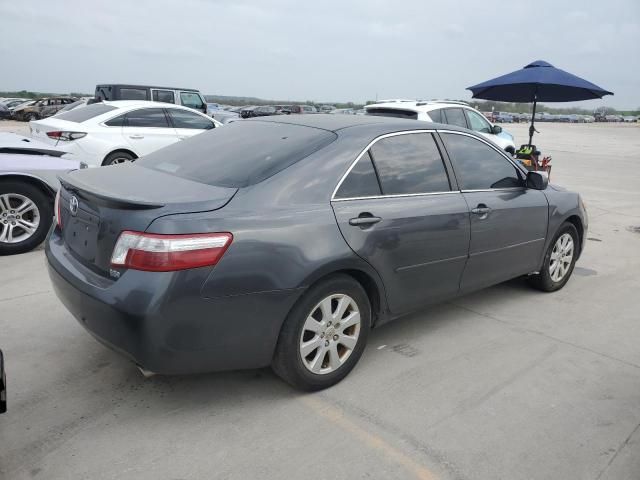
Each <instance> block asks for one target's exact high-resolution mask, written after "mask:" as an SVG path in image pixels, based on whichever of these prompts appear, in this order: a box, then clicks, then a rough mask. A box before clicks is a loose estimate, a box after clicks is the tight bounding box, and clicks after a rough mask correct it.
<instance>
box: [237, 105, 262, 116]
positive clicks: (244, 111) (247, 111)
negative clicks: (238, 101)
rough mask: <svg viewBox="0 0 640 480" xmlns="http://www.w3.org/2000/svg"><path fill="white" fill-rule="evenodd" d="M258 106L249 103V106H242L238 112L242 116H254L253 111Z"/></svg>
mask: <svg viewBox="0 0 640 480" xmlns="http://www.w3.org/2000/svg"><path fill="white" fill-rule="evenodd" d="M256 108H258V107H257V106H255V105H249V106H246V107H242V108H241V109H240V110H239V112H238V113H239V114H240V117H242V118H251V117H253V116H254V115H253V111H254V110H255V109H256Z"/></svg>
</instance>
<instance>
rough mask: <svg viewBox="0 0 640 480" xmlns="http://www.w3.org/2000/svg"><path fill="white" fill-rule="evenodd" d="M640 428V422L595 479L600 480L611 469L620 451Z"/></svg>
mask: <svg viewBox="0 0 640 480" xmlns="http://www.w3.org/2000/svg"><path fill="white" fill-rule="evenodd" d="M639 428H640V423H639V424H638V425H636V427H635V428H634V429H633V430H632V432H631V433H630V434H629V436H628V437H627V438H626V439H625V441H624V442H622V443H621V444H620V446H619V447H618V449H617V450H616V453H614V454H613V456H612V457H611V458H610V459H609V461H608V462H607V464H606V465H605V467H604V468H603V469H602V471H601V472H600V474H599V475H598V476H597V477H596V478H595V480H600V478H602V475H604V474H605V473H606V471H607V470H609V467H610V466H611V465H612V464H613V461H614V460H615V459H616V457H617V456H618V453H620V452H621V451H622V449H623V448H624V447H626V446H627V445H628V444H629V440H631V437H633V435H634V434H635V433H636V432H637V431H638V429H639Z"/></svg>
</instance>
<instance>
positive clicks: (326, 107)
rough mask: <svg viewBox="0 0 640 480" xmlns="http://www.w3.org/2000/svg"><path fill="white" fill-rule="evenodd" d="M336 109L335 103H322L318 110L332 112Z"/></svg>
mask: <svg viewBox="0 0 640 480" xmlns="http://www.w3.org/2000/svg"><path fill="white" fill-rule="evenodd" d="M335 109H336V107H334V106H333V105H320V108H319V109H318V111H319V112H320V113H331V112H333V111H334V110H335Z"/></svg>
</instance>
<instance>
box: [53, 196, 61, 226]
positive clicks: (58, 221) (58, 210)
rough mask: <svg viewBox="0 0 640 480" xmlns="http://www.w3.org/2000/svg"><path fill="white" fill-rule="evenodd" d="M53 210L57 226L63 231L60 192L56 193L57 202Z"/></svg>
mask: <svg viewBox="0 0 640 480" xmlns="http://www.w3.org/2000/svg"><path fill="white" fill-rule="evenodd" d="M53 209H54V211H55V216H56V225H57V226H58V228H59V229H60V230H62V210H61V208H60V190H58V193H56V201H55V202H54V203H53Z"/></svg>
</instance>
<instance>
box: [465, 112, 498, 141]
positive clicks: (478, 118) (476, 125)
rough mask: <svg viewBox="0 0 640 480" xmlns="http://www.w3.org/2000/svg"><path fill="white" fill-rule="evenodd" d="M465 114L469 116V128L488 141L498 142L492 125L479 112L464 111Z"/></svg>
mask: <svg viewBox="0 0 640 480" xmlns="http://www.w3.org/2000/svg"><path fill="white" fill-rule="evenodd" d="M464 114H465V115H466V116H467V122H468V123H469V128H470V129H471V130H473V131H474V132H477V133H479V134H480V135H482V136H483V137H485V138H486V139H488V140H491V141H492V142H494V141H495V140H496V135H495V134H494V133H492V128H491V124H490V123H489V122H488V121H487V119H486V118H484V117H483V116H482V115H480V114H479V113H477V112H474V111H473V110H469V109H466V108H465V109H464Z"/></svg>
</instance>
